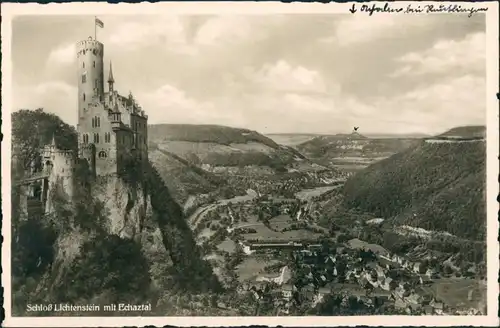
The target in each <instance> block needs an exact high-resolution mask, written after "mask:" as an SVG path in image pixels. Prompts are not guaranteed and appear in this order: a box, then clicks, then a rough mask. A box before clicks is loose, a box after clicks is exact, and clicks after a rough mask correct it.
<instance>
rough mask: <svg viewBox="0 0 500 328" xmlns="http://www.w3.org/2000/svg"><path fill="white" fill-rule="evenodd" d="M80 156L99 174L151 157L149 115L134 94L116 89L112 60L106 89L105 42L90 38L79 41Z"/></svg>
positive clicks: (78, 128) (141, 161)
mask: <svg viewBox="0 0 500 328" xmlns="http://www.w3.org/2000/svg"><path fill="white" fill-rule="evenodd" d="M77 59H78V60H77V65H78V68H77V71H78V125H77V131H78V149H79V151H78V157H79V158H81V159H85V160H86V161H87V162H88V163H89V165H90V168H91V170H92V171H93V172H94V173H95V175H97V176H100V175H109V174H116V173H117V172H119V171H120V170H121V169H122V168H123V166H124V164H125V163H126V161H127V160H129V159H135V160H137V161H138V162H139V163H145V162H146V161H147V158H148V146H147V142H148V116H147V115H146V114H145V113H144V110H142V108H141V107H140V106H139V105H138V104H137V103H136V101H135V100H134V98H133V97H132V94H129V96H128V97H124V96H122V95H120V94H119V93H118V91H116V90H115V89H114V83H115V79H114V77H113V69H112V66H111V62H110V64H109V72H108V80H107V84H108V91H107V92H105V90H104V69H103V67H104V45H103V44H102V43H101V42H99V41H97V40H93V39H92V37H89V38H88V40H84V41H80V42H78V43H77Z"/></svg>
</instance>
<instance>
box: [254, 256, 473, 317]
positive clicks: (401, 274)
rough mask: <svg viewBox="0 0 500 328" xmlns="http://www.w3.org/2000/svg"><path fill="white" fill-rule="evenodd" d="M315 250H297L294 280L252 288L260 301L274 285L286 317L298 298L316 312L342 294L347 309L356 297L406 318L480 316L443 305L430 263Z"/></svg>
mask: <svg viewBox="0 0 500 328" xmlns="http://www.w3.org/2000/svg"><path fill="white" fill-rule="evenodd" d="M315 249H316V250H314V248H313V249H300V250H295V251H294V252H293V254H294V262H295V263H296V266H297V267H295V268H294V269H293V270H292V272H291V275H288V276H284V275H283V271H282V274H281V275H278V276H277V277H274V278H266V279H257V281H256V282H255V283H254V284H253V285H252V286H251V288H252V292H253V293H254V294H255V296H256V297H257V298H259V297H262V296H259V295H261V294H262V291H263V290H264V288H268V286H266V285H263V282H271V283H273V284H272V285H273V286H274V288H275V289H276V288H277V289H278V290H280V292H281V293H280V297H281V300H282V301H283V302H284V303H283V304H284V312H285V313H287V311H288V310H287V309H289V308H290V306H291V304H292V302H296V301H297V297H298V298H299V299H300V302H302V303H303V302H306V303H307V304H310V307H311V308H312V307H314V306H315V305H317V304H319V303H320V302H321V301H323V300H324V298H325V296H327V295H337V296H339V295H340V296H341V297H342V302H343V303H346V304H347V303H348V302H349V300H350V299H352V298H355V299H356V301H357V302H359V303H361V304H363V305H364V306H366V307H368V308H370V307H383V308H392V309H394V310H396V311H397V312H398V313H406V314H423V315H444V314H474V315H477V314H480V313H481V311H480V310H478V309H474V308H471V309H456V308H453V307H449V306H447V305H446V304H445V303H444V302H443V301H440V300H438V299H437V298H436V297H435V296H434V294H433V293H432V292H430V285H431V284H433V279H436V278H438V277H439V273H438V272H436V271H435V270H434V269H433V268H431V267H429V266H427V265H426V264H425V262H420V261H416V260H412V259H409V258H407V257H403V256H399V255H388V254H376V253H374V252H372V251H370V250H365V249H352V248H347V247H346V248H345V247H338V248H336V250H335V252H333V254H323V253H322V252H321V250H319V249H318V248H315ZM287 269H288V267H287ZM298 276H300V278H298ZM284 277H286V278H287V279H283V278H284ZM292 278H293V279H292ZM346 306H347V305H346Z"/></svg>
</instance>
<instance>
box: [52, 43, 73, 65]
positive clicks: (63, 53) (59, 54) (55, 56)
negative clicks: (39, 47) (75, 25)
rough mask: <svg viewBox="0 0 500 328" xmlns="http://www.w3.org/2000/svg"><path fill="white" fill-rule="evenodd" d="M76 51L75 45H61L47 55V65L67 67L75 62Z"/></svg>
mask: <svg viewBox="0 0 500 328" xmlns="http://www.w3.org/2000/svg"><path fill="white" fill-rule="evenodd" d="M75 59H76V50H75V44H73V43H71V44H63V45H60V46H59V47H57V48H55V49H54V50H52V51H51V52H50V53H49V56H48V58H47V64H48V65H68V64H72V63H74V62H75Z"/></svg>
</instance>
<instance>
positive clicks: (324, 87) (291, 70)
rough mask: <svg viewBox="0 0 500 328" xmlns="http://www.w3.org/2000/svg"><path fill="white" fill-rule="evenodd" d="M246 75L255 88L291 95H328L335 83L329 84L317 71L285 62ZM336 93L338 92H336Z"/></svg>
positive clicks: (248, 71) (267, 65)
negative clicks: (289, 93)
mask: <svg viewBox="0 0 500 328" xmlns="http://www.w3.org/2000/svg"><path fill="white" fill-rule="evenodd" d="M244 75H245V76H246V78H247V79H248V81H249V82H250V83H252V84H254V85H255V86H258V87H259V88H261V89H264V90H267V91H277V92H291V93H302V92H304V93H327V92H329V91H333V90H330V89H332V87H331V86H330V85H331V84H333V83H328V82H327V81H326V80H325V79H324V78H323V76H322V75H321V74H320V73H319V72H318V71H315V70H312V69H308V68H306V67H304V66H300V65H297V66H292V65H291V64H290V63H288V62H287V61H285V60H279V61H277V62H276V63H274V64H266V65H264V66H263V67H261V68H260V69H258V70H252V69H250V68H247V69H246V71H245V72H244ZM335 91H336V90H335Z"/></svg>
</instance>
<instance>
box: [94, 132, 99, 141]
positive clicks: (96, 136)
mask: <svg viewBox="0 0 500 328" xmlns="http://www.w3.org/2000/svg"><path fill="white" fill-rule="evenodd" d="M94 143H99V133H94Z"/></svg>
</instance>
